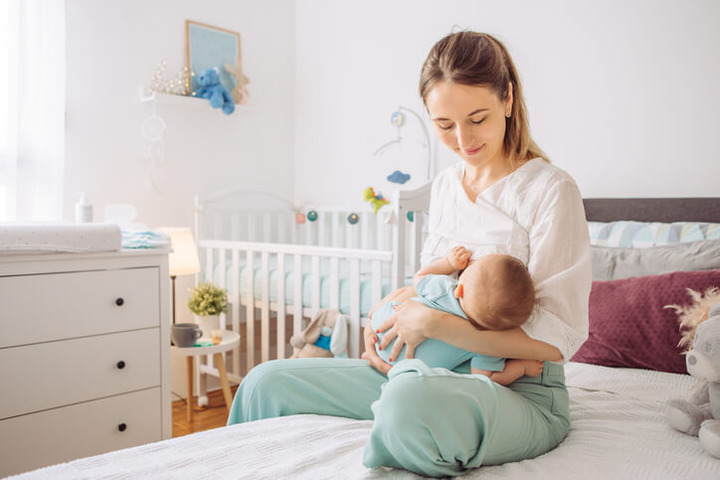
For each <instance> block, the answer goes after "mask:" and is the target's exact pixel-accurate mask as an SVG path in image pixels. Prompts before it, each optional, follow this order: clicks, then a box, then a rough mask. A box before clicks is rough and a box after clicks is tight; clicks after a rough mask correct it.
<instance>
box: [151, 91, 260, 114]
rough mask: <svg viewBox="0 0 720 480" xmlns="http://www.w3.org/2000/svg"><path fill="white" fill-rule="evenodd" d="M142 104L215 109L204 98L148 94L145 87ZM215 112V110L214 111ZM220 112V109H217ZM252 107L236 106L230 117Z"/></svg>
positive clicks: (156, 93)
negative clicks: (151, 103)
mask: <svg viewBox="0 0 720 480" xmlns="http://www.w3.org/2000/svg"><path fill="white" fill-rule="evenodd" d="M140 102H142V103H150V102H157V103H158V104H160V105H180V106H183V107H185V106H187V105H192V106H193V108H210V109H213V108H212V107H211V106H210V104H209V103H208V101H207V100H206V99H204V98H198V97H193V96H190V95H178V94H173V93H160V92H148V91H147V90H146V89H145V88H144V87H140ZM213 110H215V109H213ZM217 110H219V109H217ZM249 111H250V107H248V106H247V105H235V111H234V112H233V113H231V114H230V115H229V116H233V115H235V114H237V113H238V112H249Z"/></svg>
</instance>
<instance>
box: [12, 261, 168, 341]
mask: <svg viewBox="0 0 720 480" xmlns="http://www.w3.org/2000/svg"><path fill="white" fill-rule="evenodd" d="M159 283H160V281H159V269H158V268H156V267H148V268H128V269H118V270H99V271H88V272H72V273H53V274H42V275H17V276H7V277H0V305H2V320H3V322H2V324H3V326H2V329H3V332H2V335H0V348H3V347H8V346H14V345H27V344H31V343H39V342H46V341H51V340H60V339H65V338H74V337H82V336H89V335H97V334H100V333H111V332H121V331H125V330H133V329H138V328H148V327H154V326H158V325H159V318H160V305H159V295H158V293H159V292H158V285H159Z"/></svg>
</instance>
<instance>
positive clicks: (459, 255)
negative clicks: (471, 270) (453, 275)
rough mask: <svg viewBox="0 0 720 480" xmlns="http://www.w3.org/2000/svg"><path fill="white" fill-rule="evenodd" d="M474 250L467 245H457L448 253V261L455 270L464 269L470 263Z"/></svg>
mask: <svg viewBox="0 0 720 480" xmlns="http://www.w3.org/2000/svg"><path fill="white" fill-rule="evenodd" d="M471 256H472V252H471V251H470V250H468V249H467V248H465V247H455V248H453V249H452V250H450V253H448V254H447V260H448V263H450V266H451V267H452V268H454V269H455V270H463V269H465V268H467V266H468V264H469V263H470V257H471Z"/></svg>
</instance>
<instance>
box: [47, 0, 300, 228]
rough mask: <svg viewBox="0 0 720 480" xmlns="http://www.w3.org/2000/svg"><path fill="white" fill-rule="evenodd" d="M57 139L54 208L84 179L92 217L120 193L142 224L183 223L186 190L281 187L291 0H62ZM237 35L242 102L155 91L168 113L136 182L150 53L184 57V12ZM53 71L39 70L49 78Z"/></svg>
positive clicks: (289, 155) (286, 173)
mask: <svg viewBox="0 0 720 480" xmlns="http://www.w3.org/2000/svg"><path fill="white" fill-rule="evenodd" d="M66 5H67V13H66V15H67V84H68V88H67V149H66V165H65V206H64V212H65V218H66V219H68V220H69V219H71V218H72V215H73V210H72V209H73V203H74V202H75V199H74V196H75V193H76V192H79V191H85V192H87V194H88V197H89V199H90V201H91V202H92V203H93V204H94V207H95V218H96V220H102V210H103V208H104V207H105V206H106V205H108V204H111V203H131V204H134V205H135V206H136V208H137V209H138V211H139V214H138V221H141V222H143V223H145V224H147V225H149V226H159V225H171V226H191V225H192V213H191V209H192V205H193V203H192V202H193V194H195V193H208V192H213V191H217V190H220V189H224V188H229V187H243V186H246V187H262V188H268V189H271V190H273V191H276V192H284V193H285V194H287V195H292V189H293V168H294V164H293V156H294V154H293V150H294V144H293V126H294V99H293V98H294V91H293V83H294V82H293V78H294V55H295V52H294V46H293V44H294V41H295V35H294V25H295V2H294V1H293V0H273V1H270V2H267V1H263V0H240V1H226V0H209V1H204V2H197V1H190V0H178V1H167V0H166V1H144V0H123V1H119V0H102V1H98V0H66ZM186 19H190V20H194V21H198V22H202V23H207V24H210V25H215V26H218V27H222V28H225V29H229V30H234V31H237V32H239V33H240V35H241V48H242V56H243V68H244V71H245V73H246V74H247V75H248V77H249V78H250V82H251V83H250V85H249V86H248V89H249V91H250V103H249V106H248V108H247V109H245V110H243V111H238V112H236V113H235V114H234V115H232V116H225V115H224V114H222V113H221V112H220V111H219V110H214V109H212V108H210V107H209V105H207V104H206V103H205V102H204V101H202V100H197V99H182V100H183V101H181V102H173V103H170V104H167V103H162V102H161V103H158V105H157V107H156V108H157V114H158V115H159V116H160V117H162V118H163V119H164V120H165V122H166V125H167V131H166V135H165V149H166V154H165V161H166V163H165V165H163V166H162V167H160V168H159V169H158V172H157V173H158V174H157V176H156V184H157V188H154V187H152V186H151V185H150V184H149V183H148V182H147V178H146V177H147V176H146V163H145V162H144V161H143V150H144V148H145V146H146V143H145V141H144V139H143V137H142V135H141V129H140V126H141V123H142V122H143V120H144V119H146V118H147V117H148V116H150V115H151V113H152V105H151V104H149V103H141V102H140V99H139V88H140V87H141V86H143V85H148V84H149V81H150V78H151V77H152V75H153V73H154V72H155V69H156V67H157V65H158V63H159V62H161V61H162V60H166V61H167V69H166V73H165V78H166V79H171V78H173V77H174V76H175V74H176V73H177V72H178V71H179V70H180V69H182V68H183V67H184V66H185V20H186ZM51 76H52V72H48V78H49V79H50V78H51Z"/></svg>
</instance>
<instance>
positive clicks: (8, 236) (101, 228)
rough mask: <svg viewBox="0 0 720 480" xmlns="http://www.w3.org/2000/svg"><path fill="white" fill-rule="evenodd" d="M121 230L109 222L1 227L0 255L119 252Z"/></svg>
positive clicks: (30, 224)
mask: <svg viewBox="0 0 720 480" xmlns="http://www.w3.org/2000/svg"><path fill="white" fill-rule="evenodd" d="M121 242H122V234H121V232H120V227H119V226H117V225H115V224H111V223H80V224H75V223H35V224H33V223H26V224H21V223H4V224H0V254H10V253H36V252H76V253H77V252H103V251H112V250H120V248H121V245H122V243H121Z"/></svg>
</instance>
